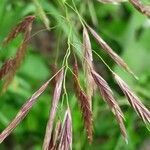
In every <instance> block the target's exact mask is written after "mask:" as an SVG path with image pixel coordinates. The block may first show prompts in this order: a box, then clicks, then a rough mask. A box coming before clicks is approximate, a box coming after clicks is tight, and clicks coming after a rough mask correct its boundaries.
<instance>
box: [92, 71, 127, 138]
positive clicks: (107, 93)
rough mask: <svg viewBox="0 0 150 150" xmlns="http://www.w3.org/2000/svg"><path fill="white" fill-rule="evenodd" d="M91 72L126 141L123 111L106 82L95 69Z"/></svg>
mask: <svg viewBox="0 0 150 150" xmlns="http://www.w3.org/2000/svg"><path fill="white" fill-rule="evenodd" d="M91 74H92V76H93V79H94V80H95V83H96V84H97V86H98V88H99V91H100V93H101V95H102V97H103V99H104V100H105V101H106V102H107V104H108V106H109V107H110V109H111V110H112V112H113V113H114V115H115V116H116V119H117V121H118V123H119V126H120V129H121V133H122V135H123V137H124V139H125V140H126V141H127V134H126V129H125V126H124V123H123V120H124V117H123V113H122V111H121V109H120V107H119V105H118V103H117V102H116V100H115V98H114V96H113V92H112V90H111V89H110V87H109V85H108V83H107V82H106V81H105V80H104V79H103V78H102V77H101V76H100V75H99V74H98V73H97V72H96V71H94V70H92V72H91Z"/></svg>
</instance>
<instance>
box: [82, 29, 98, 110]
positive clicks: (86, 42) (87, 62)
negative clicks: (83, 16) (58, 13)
mask: <svg viewBox="0 0 150 150" xmlns="http://www.w3.org/2000/svg"><path fill="white" fill-rule="evenodd" d="M83 49H84V59H83V68H84V74H85V82H86V93H87V96H88V98H89V103H90V107H91V109H92V96H93V92H94V89H95V82H94V80H93V78H92V76H91V69H92V68H93V56H92V48H91V42H90V38H89V34H88V32H87V29H86V27H84V28H83Z"/></svg>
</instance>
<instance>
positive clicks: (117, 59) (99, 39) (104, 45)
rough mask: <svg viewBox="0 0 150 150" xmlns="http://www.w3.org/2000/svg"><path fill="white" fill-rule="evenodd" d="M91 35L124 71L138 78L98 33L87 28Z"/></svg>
mask: <svg viewBox="0 0 150 150" xmlns="http://www.w3.org/2000/svg"><path fill="white" fill-rule="evenodd" d="M87 28H88V30H89V31H90V33H91V34H92V35H93V37H94V38H95V40H96V41H97V43H98V44H99V45H100V46H101V47H102V49H103V50H104V51H105V52H106V53H107V54H108V55H109V56H110V57H111V58H112V59H113V60H114V61H115V62H116V63H117V64H118V65H119V66H120V67H122V68H123V69H124V70H126V71H127V72H129V73H130V74H132V75H133V76H134V77H135V78H137V77H136V76H135V75H134V73H133V72H132V71H131V69H130V68H129V66H128V65H127V64H126V63H125V62H124V60H123V59H122V58H121V57H120V56H119V55H118V54H117V53H115V51H114V50H113V49H112V48H111V47H110V46H109V45H108V44H107V43H106V42H105V41H104V40H103V39H102V37H101V36H100V35H98V34H97V33H96V31H94V30H93V29H92V28H91V27H90V26H87Z"/></svg>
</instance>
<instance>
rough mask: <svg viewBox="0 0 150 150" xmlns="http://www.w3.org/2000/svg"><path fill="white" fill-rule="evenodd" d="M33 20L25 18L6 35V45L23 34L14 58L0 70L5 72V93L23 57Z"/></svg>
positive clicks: (29, 17)
mask: <svg viewBox="0 0 150 150" xmlns="http://www.w3.org/2000/svg"><path fill="white" fill-rule="evenodd" d="M33 20H34V16H28V17H26V18H25V19H24V20H23V21H22V22H21V23H19V24H18V25H17V26H16V28H15V29H13V31H12V32H11V33H10V34H9V35H8V37H7V38H6V40H5V42H6V43H8V42H9V41H11V40H12V39H14V38H15V37H16V36H17V35H18V34H19V33H20V32H23V33H24V37H23V41H22V43H21V45H20V46H19V48H18V50H17V52H16V55H15V56H14V58H12V59H10V60H11V61H9V62H8V61H7V62H5V63H4V65H3V68H2V69H3V70H7V72H6V73H4V74H3V77H5V82H4V86H3V92H5V91H6V89H7V88H8V86H9V84H10V83H11V81H12V80H13V78H14V76H15V73H16V71H17V70H18V69H19V67H20V65H21V63H22V61H23V59H24V57H25V54H26V50H27V46H28V42H29V39H30V33H31V29H32V23H33ZM10 62H11V63H10ZM12 62H13V63H12ZM8 65H10V66H8ZM8 68H9V69H8Z"/></svg>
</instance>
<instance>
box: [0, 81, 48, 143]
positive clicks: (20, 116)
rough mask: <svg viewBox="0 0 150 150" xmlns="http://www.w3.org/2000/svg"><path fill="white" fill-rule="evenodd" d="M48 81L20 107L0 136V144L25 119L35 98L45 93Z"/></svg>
mask: <svg viewBox="0 0 150 150" xmlns="http://www.w3.org/2000/svg"><path fill="white" fill-rule="evenodd" d="M50 81H51V79H50V80H48V81H47V82H46V83H45V84H43V85H42V86H41V87H40V88H39V89H38V90H37V91H36V92H35V93H34V94H33V95H32V97H31V98H29V100H28V101H27V102H26V103H25V104H24V105H23V106H22V108H21V109H20V111H19V112H18V113H17V115H16V117H15V118H14V119H13V121H12V122H11V123H10V124H9V125H8V126H7V127H6V129H5V130H4V131H3V132H2V133H1V134H0V143H2V142H3V140H4V139H5V138H6V137H7V136H9V134H10V133H11V132H12V131H13V130H14V129H15V128H16V127H17V125H18V124H19V123H20V122H21V121H22V120H23V119H24V118H25V116H26V115H27V113H28V112H29V110H30V109H31V108H32V106H33V105H34V103H35V102H36V100H37V98H38V97H39V96H40V95H41V94H42V93H43V92H44V91H45V89H46V88H47V86H48V85H49V82H50Z"/></svg>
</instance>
